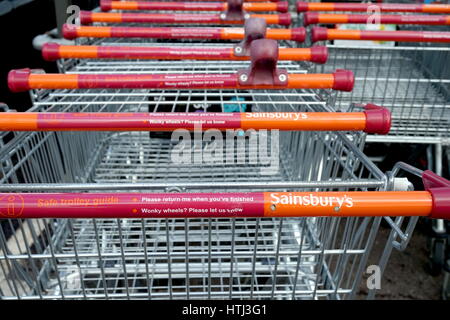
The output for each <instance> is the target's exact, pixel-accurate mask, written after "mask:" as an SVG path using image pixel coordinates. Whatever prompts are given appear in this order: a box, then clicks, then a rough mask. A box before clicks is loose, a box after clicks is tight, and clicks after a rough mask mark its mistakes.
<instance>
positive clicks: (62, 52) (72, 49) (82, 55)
mask: <svg viewBox="0 0 450 320" xmlns="http://www.w3.org/2000/svg"><path fill="white" fill-rule="evenodd" d="M58 54H59V56H60V57H62V58H64V59H95V58H98V47H96V46H59V47H58Z"/></svg>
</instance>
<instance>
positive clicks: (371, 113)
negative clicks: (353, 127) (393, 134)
mask: <svg viewBox="0 0 450 320" xmlns="http://www.w3.org/2000/svg"><path fill="white" fill-rule="evenodd" d="M365 109H366V110H365V111H364V113H365V114H366V128H365V129H364V132H367V133H378V134H388V133H389V131H390V130H391V112H390V111H389V110H388V109H387V108H384V107H380V106H377V105H375V104H367V105H366V107H365Z"/></svg>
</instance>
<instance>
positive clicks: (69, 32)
mask: <svg viewBox="0 0 450 320" xmlns="http://www.w3.org/2000/svg"><path fill="white" fill-rule="evenodd" d="M62 32H63V37H64V38H66V39H67V40H73V39H75V38H76V37H77V36H78V35H77V27H76V26H75V25H73V24H67V23H66V24H64V25H63V28H62Z"/></svg>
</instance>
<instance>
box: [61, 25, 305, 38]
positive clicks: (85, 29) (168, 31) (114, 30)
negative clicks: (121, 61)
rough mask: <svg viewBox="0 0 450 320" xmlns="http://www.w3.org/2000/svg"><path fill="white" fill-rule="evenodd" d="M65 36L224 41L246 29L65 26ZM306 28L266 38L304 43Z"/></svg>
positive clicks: (269, 34)
mask: <svg viewBox="0 0 450 320" xmlns="http://www.w3.org/2000/svg"><path fill="white" fill-rule="evenodd" d="M63 35H64V37H65V38H66V39H75V38H80V37H92V38H153V39H222V40H241V39H243V38H244V28H171V27H160V28H146V27H91V26H82V27H76V26H74V25H68V24H65V25H64V26H63ZM305 37H306V30H305V28H293V29H267V32H266V38H268V39H274V40H292V41H298V42H303V41H304V40H305Z"/></svg>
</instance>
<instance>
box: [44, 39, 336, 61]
mask: <svg viewBox="0 0 450 320" xmlns="http://www.w3.org/2000/svg"><path fill="white" fill-rule="evenodd" d="M42 56H43V58H44V59H45V60H47V61H55V60H58V59H167V60H179V59H197V60H250V56H236V55H235V54H234V49H233V48H230V47H218V48H202V47H192V48H186V47H132V46H126V47H125V46H65V45H58V44H56V43H46V44H44V46H43V47H42ZM327 58H328V50H327V47H325V46H314V47H312V48H280V49H278V60H291V61H311V62H315V63H325V62H326V61H327Z"/></svg>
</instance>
